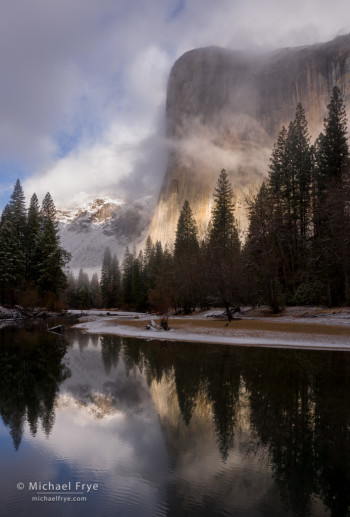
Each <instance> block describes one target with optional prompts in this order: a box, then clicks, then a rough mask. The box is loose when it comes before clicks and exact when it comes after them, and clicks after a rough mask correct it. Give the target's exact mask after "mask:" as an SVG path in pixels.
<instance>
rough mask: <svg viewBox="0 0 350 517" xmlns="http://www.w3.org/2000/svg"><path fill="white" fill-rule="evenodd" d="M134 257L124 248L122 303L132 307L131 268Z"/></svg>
mask: <svg viewBox="0 0 350 517" xmlns="http://www.w3.org/2000/svg"><path fill="white" fill-rule="evenodd" d="M134 258H135V257H134V256H133V254H132V253H130V251H129V248H128V247H126V249H125V253H124V259H123V280H122V285H123V301H124V303H126V304H127V305H132V304H133V303H134V302H135V300H134V298H133V294H134V293H133V266H134Z"/></svg>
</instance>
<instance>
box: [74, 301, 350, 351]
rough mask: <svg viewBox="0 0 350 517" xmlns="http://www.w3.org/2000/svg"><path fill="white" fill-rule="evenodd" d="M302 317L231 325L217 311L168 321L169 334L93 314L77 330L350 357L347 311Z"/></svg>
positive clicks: (251, 317) (142, 320)
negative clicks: (345, 352) (342, 352)
mask: <svg viewBox="0 0 350 517" xmlns="http://www.w3.org/2000/svg"><path fill="white" fill-rule="evenodd" d="M293 309H296V308H293ZM303 311H304V312H302V313H300V310H299V311H297V310H294V311H293V310H292V311H291V312H292V314H290V313H289V314H288V313H287V312H286V313H285V314H283V315H281V316H279V317H270V316H269V317H264V316H256V315H255V314H245V315H243V316H242V317H241V319H235V320H233V321H232V322H230V323H228V322H227V320H224V319H223V318H219V317H217V316H218V314H219V312H220V311H217V312H216V313H215V312H213V311H208V312H206V313H199V314H196V315H195V316H193V317H179V316H174V317H170V318H169V327H170V330H169V331H164V330H162V329H161V328H160V327H159V325H160V318H159V317H154V316H151V315H145V314H138V313H123V312H118V313H117V314H116V315H114V314H113V313H112V312H111V313H110V315H109V316H106V313H101V312H97V311H95V312H94V313H91V314H87V316H85V317H84V318H83V320H84V321H82V322H81V323H79V324H78V325H76V327H78V328H81V329H82V330H84V331H85V332H89V333H98V334H115V335H120V336H128V337H136V338H143V339H147V340H150V339H157V340H162V341H173V340H175V341H186V342H203V343H213V344H225V345H240V346H242V345H245V346H264V347H278V348H285V347H287V348H307V349H318V350H349V351H350V310H349V311H348V310H345V309H342V310H336V311H329V310H323V312H322V311H321V310H320V309H317V310H316V312H307V313H306V314H305V308H304V309H303ZM307 311H310V309H307ZM91 312H92V311H91ZM102 315H103V316H102ZM150 322H151V325H150V328H148V329H147V328H146V325H149V324H150Z"/></svg>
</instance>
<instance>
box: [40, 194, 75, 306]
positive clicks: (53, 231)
mask: <svg viewBox="0 0 350 517" xmlns="http://www.w3.org/2000/svg"><path fill="white" fill-rule="evenodd" d="M37 255H38V263H37V265H36V273H35V274H36V283H37V284H38V286H39V289H40V291H41V293H42V294H43V295H44V298H45V299H46V301H47V303H48V304H49V305H51V306H52V305H54V303H55V301H56V300H57V298H58V294H59V291H60V290H61V289H63V288H64V287H66V285H67V278H66V275H65V273H64V270H63V268H64V267H65V266H66V264H67V263H68V262H69V260H70V254H69V253H68V252H67V251H66V250H64V249H63V248H62V247H61V246H60V239H59V235H58V223H57V221H56V209H55V205H54V203H53V200H52V198H51V195H50V193H47V194H46V196H45V198H44V200H43V203H42V208H41V211H40V233H39V238H38V254H37Z"/></svg>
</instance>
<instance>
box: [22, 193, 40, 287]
mask: <svg viewBox="0 0 350 517" xmlns="http://www.w3.org/2000/svg"><path fill="white" fill-rule="evenodd" d="M39 234H40V207H39V201H38V198H37V196H36V194H33V195H32V197H31V200H30V205H29V210H28V220H27V228H26V245H25V252H26V280H27V282H34V281H35V271H36V263H37V258H38V257H37V255H38V243H39Z"/></svg>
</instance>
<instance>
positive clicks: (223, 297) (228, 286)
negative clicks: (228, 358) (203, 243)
mask: <svg viewBox="0 0 350 517" xmlns="http://www.w3.org/2000/svg"><path fill="white" fill-rule="evenodd" d="M213 197H214V204H213V209H212V218H211V228H210V232H209V239H208V246H207V260H208V263H209V266H208V274H209V276H210V279H211V289H212V294H213V296H214V299H215V298H216V299H217V301H220V303H223V304H224V306H225V308H226V312H227V317H228V319H229V320H231V319H232V317H231V314H230V306H232V304H234V303H237V302H238V300H239V283H240V271H241V263H240V241H239V236H238V230H237V226H236V221H235V217H234V206H235V205H234V201H233V190H232V185H231V183H230V181H229V179H228V175H227V173H226V171H225V169H223V170H222V171H221V173H220V175H219V178H218V180H217V183H216V189H215V192H214V196H213Z"/></svg>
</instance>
